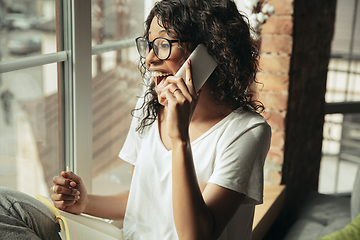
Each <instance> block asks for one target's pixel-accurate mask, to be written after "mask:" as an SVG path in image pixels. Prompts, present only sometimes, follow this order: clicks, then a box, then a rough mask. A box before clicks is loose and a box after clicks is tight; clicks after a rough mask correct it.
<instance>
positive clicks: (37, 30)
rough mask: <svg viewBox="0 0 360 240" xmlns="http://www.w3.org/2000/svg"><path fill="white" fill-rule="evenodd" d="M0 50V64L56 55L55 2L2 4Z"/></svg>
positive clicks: (16, 0)
mask: <svg viewBox="0 0 360 240" xmlns="http://www.w3.org/2000/svg"><path fill="white" fill-rule="evenodd" d="M0 46H1V47H0V61H6V60H13V59H18V58H22V57H28V56H34V55H40V54H46V53H52V52H56V37H55V0H37V1H33V0H12V1H0ZM3 46H6V47H3Z"/></svg>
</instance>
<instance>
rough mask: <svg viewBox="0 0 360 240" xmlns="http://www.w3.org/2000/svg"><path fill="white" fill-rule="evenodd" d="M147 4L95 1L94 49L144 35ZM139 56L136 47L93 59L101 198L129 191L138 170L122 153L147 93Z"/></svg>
mask: <svg viewBox="0 0 360 240" xmlns="http://www.w3.org/2000/svg"><path fill="white" fill-rule="evenodd" d="M144 3H145V1H131V2H130V1H119V0H116V1H114V0H93V1H92V4H93V5H92V14H93V15H92V27H93V45H97V44H105V43H109V42H114V41H119V40H124V39H125V40H126V39H135V37H137V36H139V35H141V34H142V33H143V26H144V25H143V22H144ZM134 43H135V41H134ZM134 45H135V44H134ZM138 56H139V54H138V53H137V50H136V47H135V46H134V47H130V48H126V49H121V50H117V51H110V52H106V53H102V54H99V55H94V56H93V58H92V75H93V81H92V83H93V193H96V194H113V193H118V192H122V191H124V190H127V189H129V185H130V180H131V171H132V167H131V166H130V165H129V164H127V163H125V162H123V161H122V160H121V159H119V157H118V154H119V152H120V149H121V147H122V145H123V143H124V141H125V138H126V136H127V132H128V129H129V127H130V122H131V118H132V117H131V110H132V109H133V108H134V107H135V104H136V100H137V98H136V96H139V95H140V94H141V89H142V85H141V76H140V73H139V71H138V69H137V67H136V65H135V60H136V59H138V58H139V57H138Z"/></svg>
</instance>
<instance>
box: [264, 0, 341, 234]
mask: <svg viewBox="0 0 360 240" xmlns="http://www.w3.org/2000/svg"><path fill="white" fill-rule="evenodd" d="M269 3H270V4H271V5H273V6H274V7H275V15H273V16H271V17H270V18H269V19H268V21H267V23H265V24H264V25H263V27H262V30H261V60H260V67H261V68H262V70H263V71H262V73H260V74H259V78H258V80H259V81H260V82H262V83H263V84H264V87H263V89H262V90H261V92H260V96H261V97H260V100H261V101H263V103H264V104H265V106H266V107H267V112H266V113H265V117H267V118H268V122H269V123H270V125H271V126H272V131H273V139H272V142H271V148H270V152H269V156H268V159H267V161H266V168H265V170H266V172H265V173H266V176H265V177H266V181H267V183H272V184H280V183H281V184H285V185H286V198H285V204H284V209H283V211H282V213H281V214H280V216H279V218H278V220H277V221H276V222H275V225H274V226H273V227H272V229H271V231H270V232H269V233H268V235H267V236H266V237H265V239H281V237H282V236H281V234H283V233H284V232H286V229H287V228H288V227H289V226H290V225H291V224H292V222H293V220H294V218H295V217H296V214H297V213H298V211H299V209H300V208H301V205H302V203H303V201H304V198H305V196H306V195H307V194H308V193H309V192H310V191H317V188H318V177H319V169H320V161H321V148H322V134H323V123H324V106H325V92H326V79H327V68H328V63H329V58H330V47H331V41H332V36H333V32H334V21H335V8H336V0H316V1H314V0H293V1H291V0H269ZM279 235H280V236H279Z"/></svg>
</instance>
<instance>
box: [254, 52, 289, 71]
mask: <svg viewBox="0 0 360 240" xmlns="http://www.w3.org/2000/svg"><path fill="white" fill-rule="evenodd" d="M260 70H261V71H265V72H280V73H289V70H290V57H289V56H278V55H272V54H271V55H270V54H261V56H260Z"/></svg>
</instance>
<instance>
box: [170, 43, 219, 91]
mask: <svg viewBox="0 0 360 240" xmlns="http://www.w3.org/2000/svg"><path fill="white" fill-rule="evenodd" d="M188 59H191V73H192V78H193V83H194V87H195V91H196V92H198V91H199V90H200V88H201V87H202V86H203V85H204V83H205V82H206V80H207V79H208V78H209V77H210V75H211V73H212V72H213V71H214V70H215V68H216V66H217V63H216V62H215V60H214V59H213V57H212V56H211V55H210V54H209V53H208V51H207V49H206V47H205V45H204V44H199V45H198V46H197V47H196V48H195V50H194V51H193V52H192V53H191V55H190V56H189V58H188ZM185 66H186V61H185V63H184V64H183V65H182V66H181V68H180V69H179V71H177V73H176V74H175V76H177V77H181V78H183V79H184V80H185V79H186V78H185V77H186V71H185Z"/></svg>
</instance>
